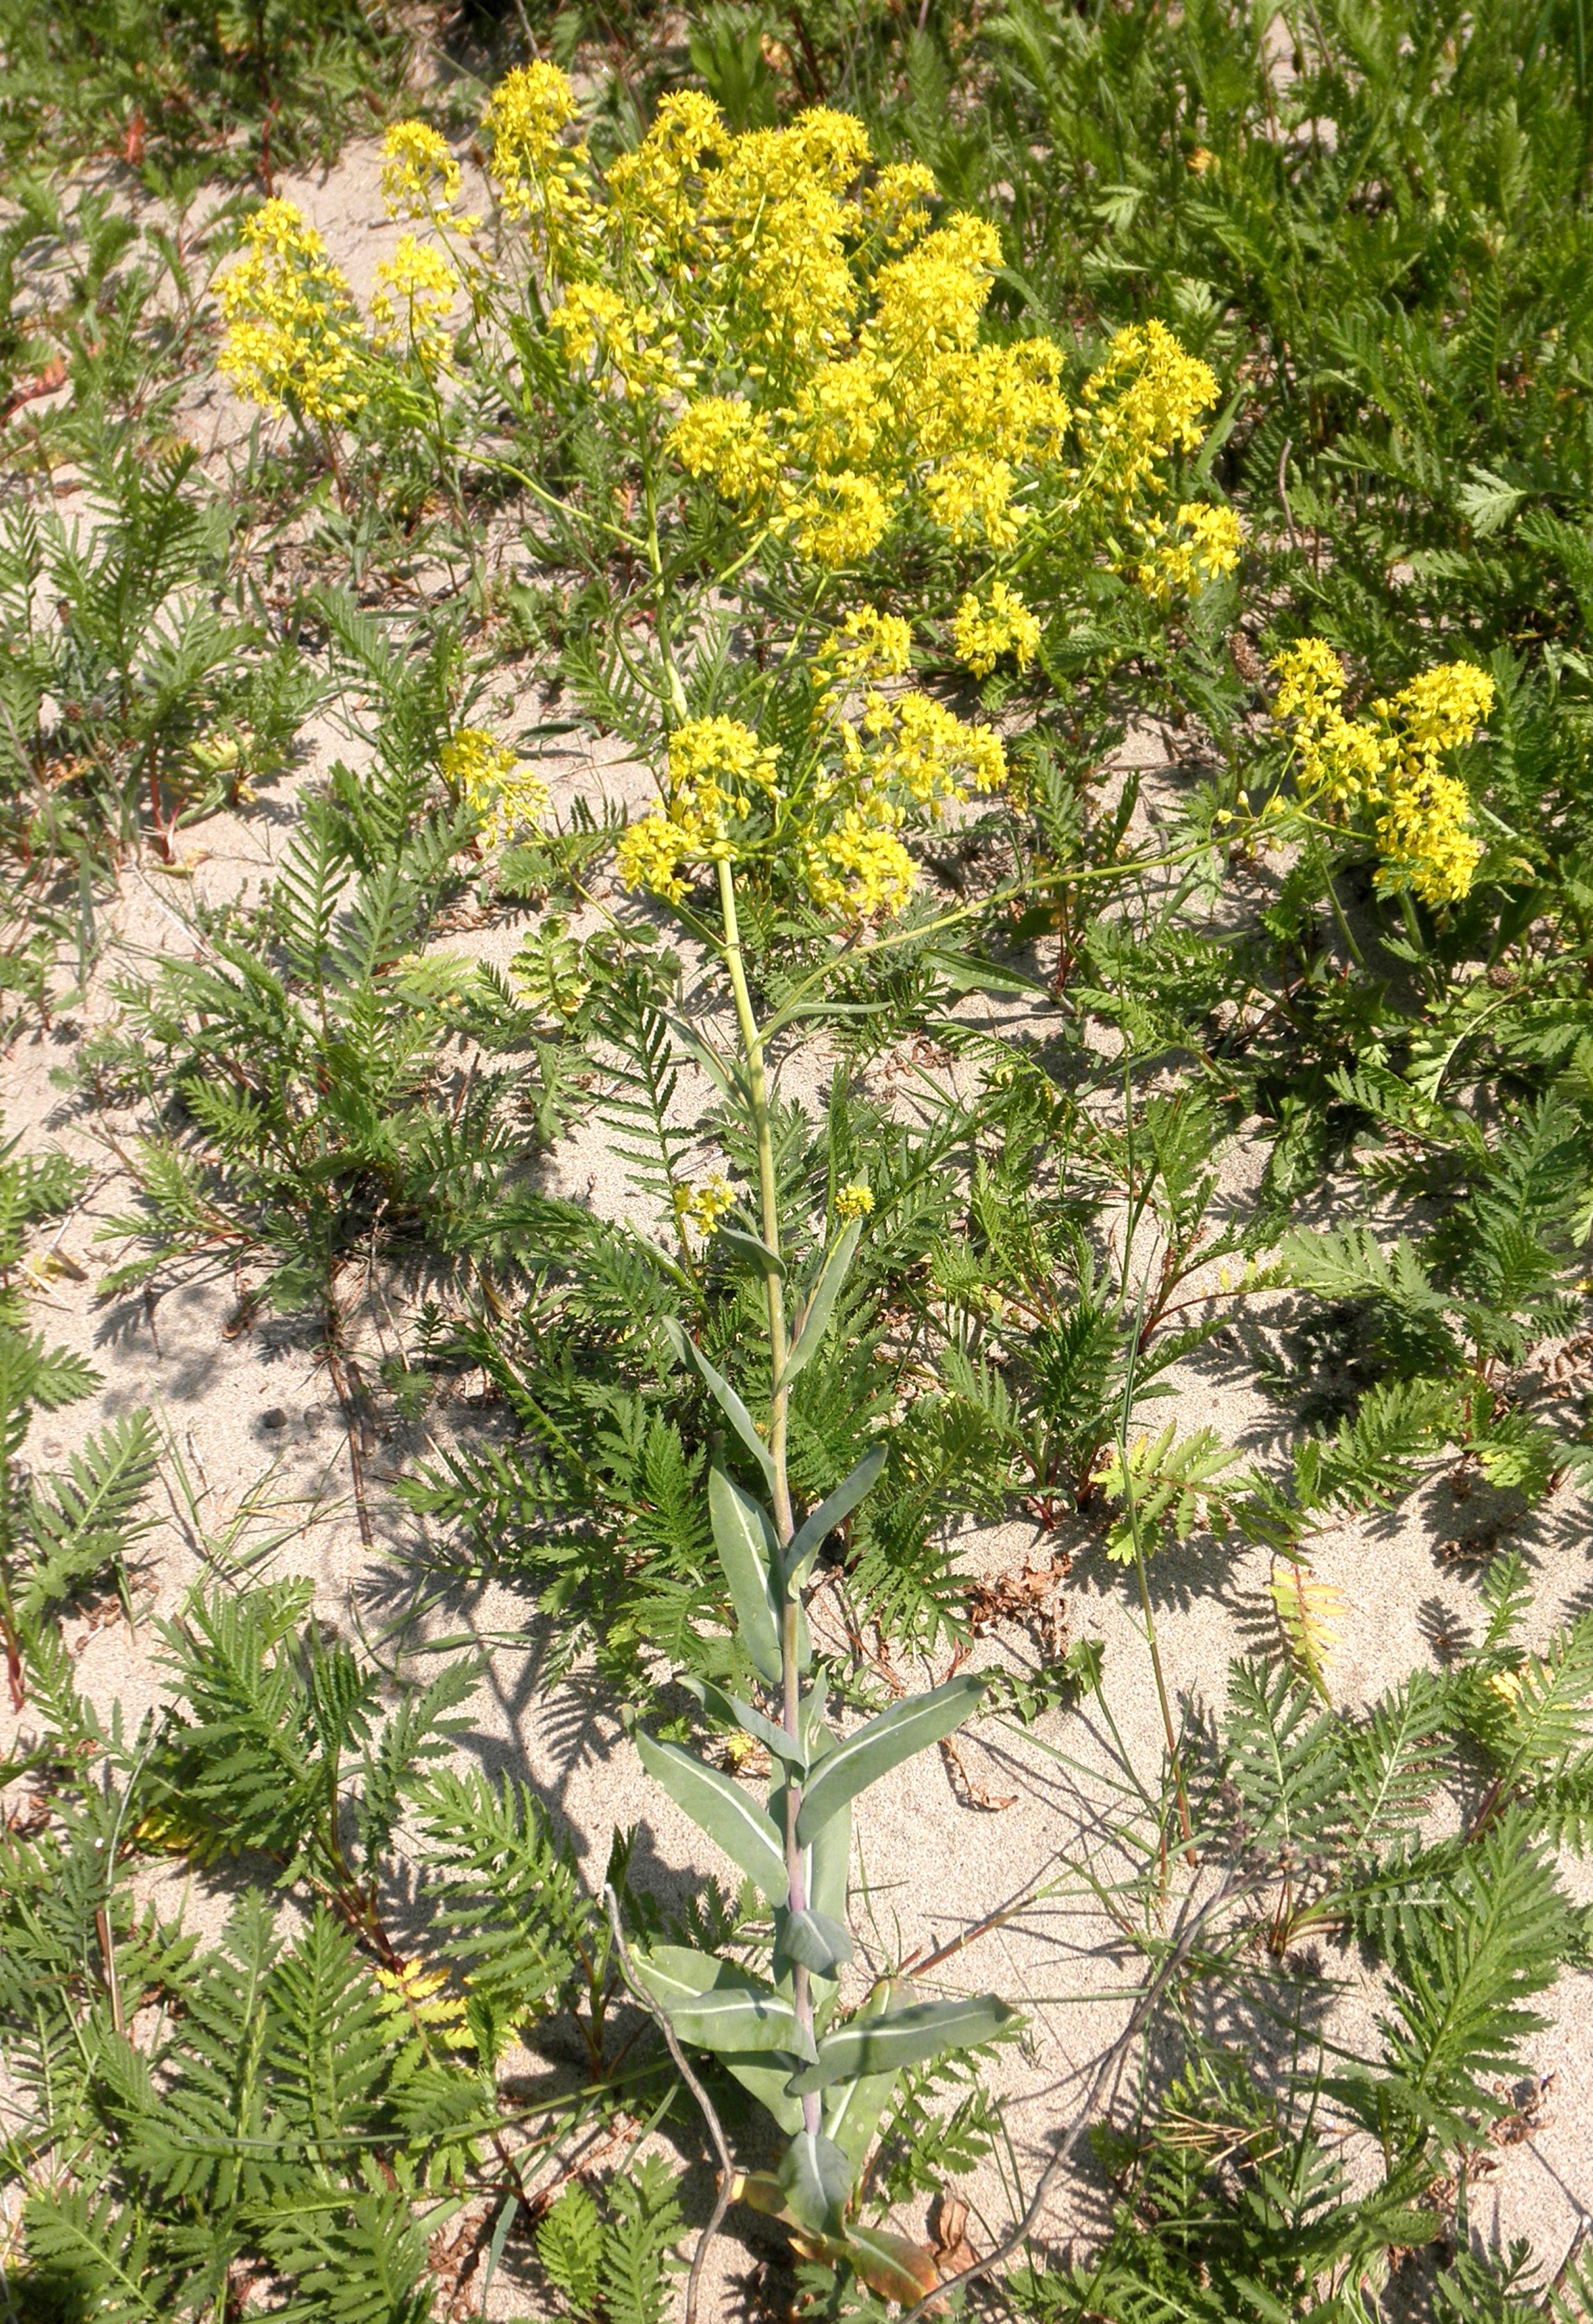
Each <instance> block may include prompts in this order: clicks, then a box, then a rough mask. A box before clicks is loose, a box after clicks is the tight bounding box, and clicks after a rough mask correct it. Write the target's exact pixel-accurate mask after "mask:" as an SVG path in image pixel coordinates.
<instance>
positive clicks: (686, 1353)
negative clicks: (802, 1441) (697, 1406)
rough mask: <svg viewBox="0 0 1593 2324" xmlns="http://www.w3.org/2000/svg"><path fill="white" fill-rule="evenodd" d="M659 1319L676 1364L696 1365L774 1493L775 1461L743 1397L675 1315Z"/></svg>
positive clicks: (706, 1386) (705, 1384)
mask: <svg viewBox="0 0 1593 2324" xmlns="http://www.w3.org/2000/svg"><path fill="white" fill-rule="evenodd" d="M658 1320H659V1322H660V1323H662V1324H663V1327H664V1330H665V1333H666V1334H667V1335H668V1341H669V1344H670V1346H671V1347H672V1348H673V1349H674V1351H675V1356H676V1360H677V1362H678V1363H683V1364H684V1363H687V1362H689V1363H692V1364H695V1366H696V1369H697V1370H698V1371H699V1372H700V1373H701V1375H702V1378H703V1384H704V1387H705V1388H707V1389H708V1391H709V1393H710V1394H711V1395H712V1396H714V1397H717V1398H718V1400H719V1405H720V1408H721V1409H722V1411H723V1414H724V1416H725V1418H726V1419H727V1420H728V1421H729V1422H730V1425H731V1426H732V1428H733V1429H734V1430H735V1432H736V1434H737V1435H738V1436H739V1437H740V1438H741V1442H742V1443H743V1444H744V1445H745V1446H746V1448H747V1450H748V1452H750V1453H751V1455H752V1457H753V1459H754V1460H755V1461H756V1462H757V1463H758V1465H759V1467H760V1469H761V1470H762V1471H763V1474H764V1477H765V1479H766V1480H767V1481H768V1484H769V1491H770V1492H771V1493H772V1492H773V1490H774V1462H772V1461H771V1460H770V1459H769V1447H768V1445H767V1444H766V1443H764V1441H763V1439H762V1437H761V1436H760V1434H758V1431H757V1429H756V1427H755V1426H754V1425H753V1422H752V1416H751V1414H750V1412H749V1411H748V1409H747V1407H746V1406H745V1405H744V1404H743V1403H742V1402H741V1397H739V1396H738V1395H737V1394H736V1392H735V1390H734V1388H732V1386H731V1384H730V1382H729V1381H728V1380H727V1379H725V1377H724V1374H723V1372H721V1371H715V1370H714V1366H713V1365H712V1364H711V1363H710V1362H709V1361H708V1359H707V1357H706V1356H705V1355H704V1353H703V1351H702V1350H701V1348H699V1347H698V1345H697V1343H696V1342H695V1340H688V1339H687V1337H686V1333H684V1332H683V1331H682V1330H681V1328H680V1326H679V1324H678V1323H677V1322H676V1321H675V1318H674V1316H673V1315H663V1316H660V1317H659V1319H658Z"/></svg>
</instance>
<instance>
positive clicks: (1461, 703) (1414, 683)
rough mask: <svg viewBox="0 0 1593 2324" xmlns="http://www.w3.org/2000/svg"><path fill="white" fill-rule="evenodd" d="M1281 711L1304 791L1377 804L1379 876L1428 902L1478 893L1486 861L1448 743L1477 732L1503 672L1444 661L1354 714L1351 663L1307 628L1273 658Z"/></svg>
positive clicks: (1333, 803)
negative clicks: (1348, 679)
mask: <svg viewBox="0 0 1593 2324" xmlns="http://www.w3.org/2000/svg"><path fill="white" fill-rule="evenodd" d="M1273 668H1274V669H1275V672H1276V673H1277V677H1278V688H1277V693H1276V696H1275V699H1274V702H1273V716H1274V718H1275V719H1277V720H1279V721H1280V722H1281V721H1283V720H1285V719H1287V720H1291V721H1292V722H1293V724H1294V748H1295V751H1296V752H1297V754H1298V780H1299V785H1300V790H1301V794H1302V796H1303V798H1305V799H1306V800H1308V801H1312V802H1314V801H1317V800H1321V801H1323V802H1325V803H1326V804H1327V805H1328V806H1329V807H1331V808H1336V809H1339V810H1340V811H1343V812H1350V811H1353V810H1354V809H1356V808H1358V807H1361V808H1369V809H1370V810H1371V811H1372V813H1373V815H1374V816H1375V822H1374V825H1373V828H1374V831H1375V834H1376V836H1377V847H1378V852H1379V853H1381V855H1382V857H1383V862H1382V863H1381V864H1380V866H1379V867H1378V871H1377V886H1378V887H1379V888H1380V889H1383V890H1386V891H1387V890H1398V889H1401V888H1409V889H1412V890H1414V892H1415V894H1416V895H1418V896H1419V897H1420V898H1421V899H1422V900H1423V903H1425V904H1448V903H1455V902H1458V901H1459V899H1460V898H1461V897H1462V896H1465V895H1467V894H1469V891H1470V888H1471V883H1472V881H1473V879H1474V878H1475V877H1476V873H1477V867H1478V863H1480V862H1481V861H1482V856H1483V848H1482V844H1481V842H1480V841H1479V840H1478V838H1477V837H1476V835H1474V833H1473V831H1472V829H1471V802H1470V799H1469V796H1468V794H1467V790H1466V787H1465V785H1464V783H1462V782H1461V781H1459V779H1458V778H1457V777H1456V776H1454V775H1450V774H1446V773H1445V772H1444V771H1443V769H1442V767H1441V764H1440V761H1441V759H1442V757H1443V755H1444V753H1445V752H1449V751H1452V750H1455V749H1457V748H1458V747H1459V744H1461V743H1462V742H1468V741H1469V739H1470V737H1471V735H1472V733H1474V732H1475V730H1476V728H1477V727H1478V724H1480V723H1481V721H1482V720H1483V719H1484V718H1486V717H1487V714H1488V712H1489V710H1490V709H1491V708H1492V707H1493V702H1494V682H1493V680H1492V678H1489V677H1488V675H1487V671H1486V670H1480V669H1477V668H1476V666H1475V665H1474V664H1473V663H1471V662H1464V661H1451V662H1443V663H1441V664H1440V665H1439V667H1438V668H1437V669H1430V670H1425V671H1423V674H1422V675H1421V677H1419V678H1413V679H1412V680H1411V682H1410V684H1409V685H1408V686H1404V687H1401V688H1400V690H1399V692H1398V693H1397V694H1395V695H1392V696H1384V697H1381V698H1379V699H1378V700H1377V701H1376V702H1374V704H1373V705H1372V714H1373V715H1372V717H1371V719H1369V720H1368V719H1364V718H1353V719H1352V718H1347V717H1346V716H1345V715H1344V712H1343V708H1342V702H1343V696H1344V684H1345V680H1344V670H1343V667H1342V665H1341V664H1340V660H1339V658H1338V656H1337V655H1336V654H1335V653H1334V651H1333V650H1332V648H1331V646H1329V645H1328V644H1327V643H1326V642H1325V641H1324V640H1322V639H1321V638H1302V639H1301V640H1300V641H1299V642H1298V644H1296V645H1293V646H1290V647H1288V648H1286V649H1285V651H1284V652H1283V653H1281V654H1279V655H1278V657H1277V658H1276V659H1275V662H1274V664H1273Z"/></svg>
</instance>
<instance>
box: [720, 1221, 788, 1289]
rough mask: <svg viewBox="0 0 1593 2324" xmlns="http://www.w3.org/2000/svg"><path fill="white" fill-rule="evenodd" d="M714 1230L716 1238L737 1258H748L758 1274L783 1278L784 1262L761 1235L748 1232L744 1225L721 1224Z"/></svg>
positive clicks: (784, 1271)
mask: <svg viewBox="0 0 1593 2324" xmlns="http://www.w3.org/2000/svg"><path fill="white" fill-rule="evenodd" d="M714 1236H715V1239H716V1240H718V1241H719V1242H722V1243H723V1245H724V1247H725V1249H726V1250H733V1251H734V1253H735V1255H736V1257H737V1258H738V1259H749V1260H750V1262H751V1264H752V1265H753V1266H754V1267H755V1268H757V1269H758V1271H759V1273H760V1275H778V1276H779V1277H780V1278H781V1279H782V1281H783V1280H784V1277H785V1273H786V1262H785V1260H784V1259H782V1258H781V1257H780V1255H779V1253H778V1250H770V1249H769V1245H768V1244H767V1243H766V1242H765V1241H764V1240H763V1238H762V1236H761V1235H755V1234H749V1233H748V1231H747V1230H746V1228H745V1227H723V1226H722V1227H716V1228H715V1229H714Z"/></svg>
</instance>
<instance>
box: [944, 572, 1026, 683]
mask: <svg viewBox="0 0 1593 2324" xmlns="http://www.w3.org/2000/svg"><path fill="white" fill-rule="evenodd" d="M952 635H953V641H954V643H955V645H956V649H957V659H958V660H959V661H960V662H962V664H963V665H964V667H965V668H967V669H971V671H972V672H973V675H974V677H975V678H988V677H989V676H990V672H991V670H993V669H994V668H995V667H996V663H997V661H998V660H999V658H1000V656H1001V655H1002V654H1004V653H1010V654H1011V656H1012V658H1013V659H1014V660H1015V661H1016V662H1017V667H1018V668H1019V669H1027V668H1028V666H1029V664H1030V663H1031V662H1032V661H1033V660H1034V658H1035V655H1036V652H1037V651H1038V650H1039V644H1040V624H1039V622H1037V621H1036V618H1035V616H1034V614H1033V613H1030V611H1029V609H1028V607H1027V605H1026V604H1025V603H1024V601H1023V599H1022V597H1021V596H1019V595H1018V593H1017V590H1016V589H1009V588H1008V586H1007V584H1006V582H1005V581H992V582H991V583H990V587H989V588H988V590H987V591H986V593H985V595H984V597H983V599H982V600H981V599H980V598H979V597H977V596H975V595H973V594H972V593H971V592H970V593H969V595H967V596H965V597H964V598H963V600H962V604H960V605H959V606H958V608H957V619H956V622H955V623H954V625H953V632H952Z"/></svg>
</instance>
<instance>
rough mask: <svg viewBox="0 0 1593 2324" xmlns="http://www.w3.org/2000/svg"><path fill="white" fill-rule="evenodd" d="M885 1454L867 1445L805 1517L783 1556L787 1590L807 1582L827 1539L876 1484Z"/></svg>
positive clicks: (875, 1445)
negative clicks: (847, 1474) (825, 1496)
mask: <svg viewBox="0 0 1593 2324" xmlns="http://www.w3.org/2000/svg"><path fill="white" fill-rule="evenodd" d="M885 1462H886V1451H885V1447H884V1445H883V1444H870V1447H869V1449H868V1451H867V1452H865V1453H864V1454H863V1457H862V1459H861V1461H860V1462H858V1464H857V1467H856V1468H855V1469H854V1470H853V1471H852V1474H851V1475H850V1476H849V1477H844V1478H843V1480H842V1481H841V1482H840V1484H838V1485H837V1486H836V1488H835V1489H834V1491H833V1493H832V1494H831V1495H830V1496H829V1498H828V1499H827V1500H823V1501H821V1502H820V1503H819V1505H818V1507H817V1508H816V1509H815V1510H814V1512H813V1514H812V1516H811V1517H805V1518H804V1520H803V1522H802V1523H801V1525H799V1526H797V1528H796V1532H795V1533H794V1534H793V1535H792V1536H791V1545H790V1547H789V1548H788V1549H787V1552H786V1587H787V1590H796V1589H799V1588H800V1587H801V1585H802V1583H803V1582H805V1581H806V1579H807V1569H808V1567H809V1566H810V1565H811V1564H812V1563H813V1561H814V1559H815V1557H816V1556H817V1555H818V1554H819V1551H820V1549H821V1548H822V1547H823V1545H824V1540H825V1537H826V1535H830V1534H833V1532H834V1530H835V1528H836V1526H838V1525H840V1524H842V1523H843V1521H844V1520H845V1519H846V1518H847V1517H850V1516H851V1515H852V1511H853V1509H855V1508H856V1507H857V1505H858V1503H859V1502H860V1501H861V1499H862V1498H863V1495H864V1494H865V1493H866V1492H868V1491H869V1490H870V1489H871V1488H872V1487H873V1486H874V1485H875V1484H876V1483H877V1482H878V1481H879V1472H880V1471H881V1470H882V1469H883V1468H884V1466H885Z"/></svg>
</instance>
